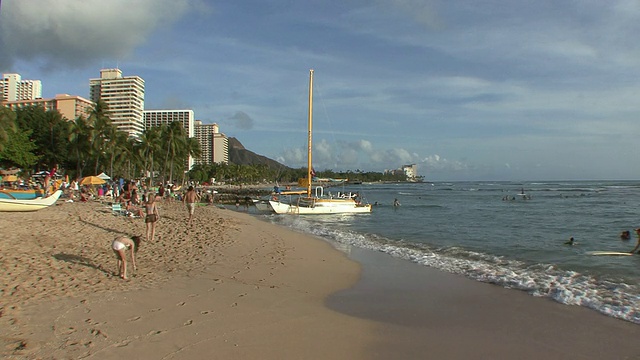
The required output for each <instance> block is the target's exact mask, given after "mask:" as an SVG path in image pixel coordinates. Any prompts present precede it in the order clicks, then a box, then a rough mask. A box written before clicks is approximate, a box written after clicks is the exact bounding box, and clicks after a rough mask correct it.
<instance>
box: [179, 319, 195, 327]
mask: <svg viewBox="0 0 640 360" xmlns="http://www.w3.org/2000/svg"><path fill="white" fill-rule="evenodd" d="M191 324H193V320H187V322H186V323H184V324H182V325H184V326H188V325H191Z"/></svg>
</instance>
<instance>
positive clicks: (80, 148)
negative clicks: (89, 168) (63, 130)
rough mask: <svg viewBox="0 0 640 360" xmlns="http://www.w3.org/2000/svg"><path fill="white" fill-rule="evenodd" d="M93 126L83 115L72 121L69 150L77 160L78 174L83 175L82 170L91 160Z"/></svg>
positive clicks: (78, 175)
mask: <svg viewBox="0 0 640 360" xmlns="http://www.w3.org/2000/svg"><path fill="white" fill-rule="evenodd" d="M90 133H91V127H90V126H89V123H88V122H87V120H86V119H85V118H84V117H83V116H79V117H78V118H77V119H76V120H75V121H73V122H72V123H71V126H70V129H69V152H70V153H71V154H72V156H73V158H74V159H75V162H76V176H77V177H82V171H83V169H84V167H85V165H86V163H87V161H88V160H89V151H90V149H91V143H90V138H89V136H90Z"/></svg>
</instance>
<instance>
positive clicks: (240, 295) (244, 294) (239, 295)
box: [238, 293, 247, 297]
mask: <svg viewBox="0 0 640 360" xmlns="http://www.w3.org/2000/svg"><path fill="white" fill-rule="evenodd" d="M244 296H247V293H242V294H238V297H244Z"/></svg>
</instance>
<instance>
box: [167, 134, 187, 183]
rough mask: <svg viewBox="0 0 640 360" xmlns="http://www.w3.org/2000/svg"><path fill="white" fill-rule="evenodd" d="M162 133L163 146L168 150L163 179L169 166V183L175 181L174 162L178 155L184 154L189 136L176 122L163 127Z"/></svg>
mask: <svg viewBox="0 0 640 360" xmlns="http://www.w3.org/2000/svg"><path fill="white" fill-rule="evenodd" d="M161 131H162V140H163V146H166V148H167V152H166V155H165V158H164V169H163V177H164V176H165V174H166V171H167V165H169V171H170V173H169V181H173V164H174V160H175V157H176V155H177V154H179V153H180V152H182V151H183V150H182V149H183V148H184V147H185V146H186V139H187V134H186V132H185V130H184V128H183V127H182V124H181V123H180V122H178V121H174V122H172V123H171V124H169V125H163V126H162V130H161Z"/></svg>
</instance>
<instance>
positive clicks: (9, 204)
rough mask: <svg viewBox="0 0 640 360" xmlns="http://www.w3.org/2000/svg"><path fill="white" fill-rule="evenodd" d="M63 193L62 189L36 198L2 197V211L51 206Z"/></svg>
mask: <svg viewBox="0 0 640 360" xmlns="http://www.w3.org/2000/svg"><path fill="white" fill-rule="evenodd" d="M61 194H62V191H61V190H58V191H56V192H55V193H53V194H52V195H51V196H49V197H46V198H36V199H31V200H28V199H0V211H3V212H28V211H37V210H41V209H44V208H46V207H49V206H51V205H53V204H55V202H56V201H58V198H59V197H60V195H61Z"/></svg>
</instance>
